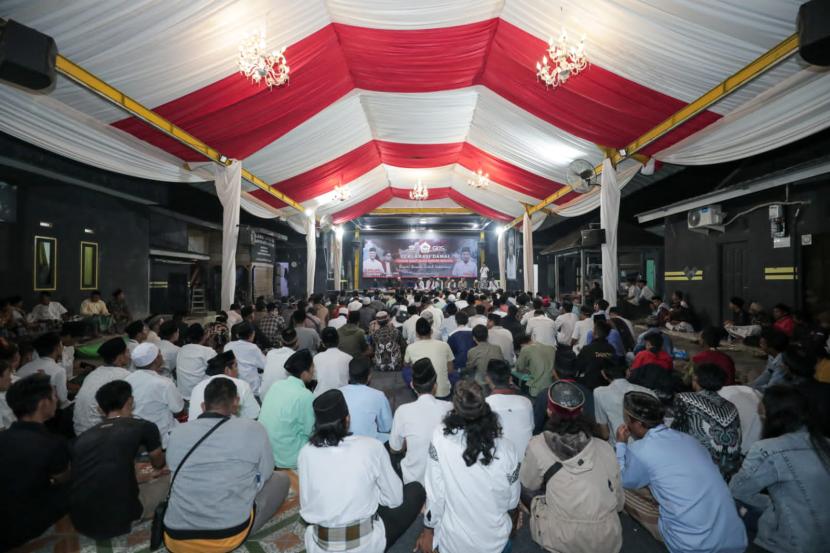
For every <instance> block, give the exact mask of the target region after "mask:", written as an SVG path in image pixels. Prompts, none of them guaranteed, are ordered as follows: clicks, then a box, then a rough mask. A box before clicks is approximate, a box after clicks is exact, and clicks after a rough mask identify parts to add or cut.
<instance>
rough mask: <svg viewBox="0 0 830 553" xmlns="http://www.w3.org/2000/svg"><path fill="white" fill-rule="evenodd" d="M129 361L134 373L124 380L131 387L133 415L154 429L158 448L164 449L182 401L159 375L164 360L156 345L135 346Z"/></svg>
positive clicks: (169, 382) (180, 395)
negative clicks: (157, 431) (155, 428)
mask: <svg viewBox="0 0 830 553" xmlns="http://www.w3.org/2000/svg"><path fill="white" fill-rule="evenodd" d="M132 358H133V364H134V365H135V367H136V370H135V372H132V373H130V375H129V376H128V377H127V378H125V379H124V380H126V381H127V382H129V383H130V386H132V387H133V400H134V401H135V408H134V410H133V414H134V415H135V416H136V417H139V418H142V419H144V420H147V421H150V422H152V423H153V424H155V425H156V426H157V427H158V429H159V434H160V435H161V446H162V448H163V449H167V440H168V438H169V437H170V432H171V431H172V430H173V428H175V427H176V425H177V424H179V423H178V421H177V420H176V419H175V417H174V415H176V414H178V413H180V412H181V411H182V410H183V409H184V399H183V398H182V394H180V393H179V390H178V389H177V388H176V384H175V383H174V382H173V380H171V379H170V378H167V377H166V376H162V375H161V374H160V372H161V368H162V365H163V364H164V360H163V359H162V358H161V352H160V351H159V348H158V346H156V345H155V344H151V343H149V342H145V343H143V344H139V345H138V347H137V348H135V349H134V350H133V353H132Z"/></svg>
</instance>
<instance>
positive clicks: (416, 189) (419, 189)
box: [409, 179, 429, 202]
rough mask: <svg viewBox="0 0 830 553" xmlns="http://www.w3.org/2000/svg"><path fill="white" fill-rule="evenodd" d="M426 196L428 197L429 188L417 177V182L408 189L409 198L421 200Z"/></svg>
mask: <svg viewBox="0 0 830 553" xmlns="http://www.w3.org/2000/svg"><path fill="white" fill-rule="evenodd" d="M427 198H429V190H428V189H427V187H426V186H424V185H423V184H422V183H421V179H418V183H417V184H416V185H415V186H413V187H412V190H410V191H409V199H411V200H415V201H416V202H422V201H424V200H426V199H427Z"/></svg>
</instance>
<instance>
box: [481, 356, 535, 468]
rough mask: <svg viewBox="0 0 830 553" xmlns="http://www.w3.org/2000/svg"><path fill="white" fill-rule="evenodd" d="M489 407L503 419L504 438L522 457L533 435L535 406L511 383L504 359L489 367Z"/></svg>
mask: <svg viewBox="0 0 830 553" xmlns="http://www.w3.org/2000/svg"><path fill="white" fill-rule="evenodd" d="M486 384H487V387H488V388H489V390H490V395H488V396H487V404H488V405H490V409H492V410H493V412H494V413H496V414H497V415H498V416H499V422H500V423H501V428H502V436H503V437H504V438H506V439H508V440H510V442H511V443H512V444H513V447H514V449H515V450H516V454H517V455H519V456H520V457H521V456H523V455H524V453H525V450H526V449H527V443H528V442H529V441H530V437H531V436H532V435H533V425H534V420H533V403H532V402H531V401H530V400H529V399H528V398H527V397H526V396H523V395H522V394H521V393H520V392H519V390H518V389H517V388H516V387H515V386H513V385H512V383H511V382H510V366H509V365H508V364H507V363H506V362H505V361H502V360H501V359H492V360H490V362H489V363H488V364H487V378H486Z"/></svg>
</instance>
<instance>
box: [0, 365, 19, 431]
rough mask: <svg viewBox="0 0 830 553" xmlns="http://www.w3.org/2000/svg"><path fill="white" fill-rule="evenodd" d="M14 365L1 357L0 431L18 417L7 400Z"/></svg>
mask: <svg viewBox="0 0 830 553" xmlns="http://www.w3.org/2000/svg"><path fill="white" fill-rule="evenodd" d="M12 372H14V371H12V365H11V363H9V362H8V361H6V360H5V359H0V431H2V430H6V429H7V428H9V427H10V426H11V425H12V423H13V422H14V421H16V420H17V417H15V416H14V411H12V410H11V408H10V407H9V402H8V401H6V392H7V391H8V390H9V387H11V385H12Z"/></svg>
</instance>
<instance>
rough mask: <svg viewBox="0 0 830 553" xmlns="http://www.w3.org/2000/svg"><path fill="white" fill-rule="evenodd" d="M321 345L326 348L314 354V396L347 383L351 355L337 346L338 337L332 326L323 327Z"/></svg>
mask: <svg viewBox="0 0 830 553" xmlns="http://www.w3.org/2000/svg"><path fill="white" fill-rule="evenodd" d="M322 340H323V345H324V346H325V347H326V350H325V351H323V352H320V353H318V354H317V355H315V356H314V370H315V373H316V374H317V387H316V388H314V397H319V396H321V395H323V393H324V392H327V391H328V390H334V389H337V388H340V387H342V386H345V385H346V384H348V383H349V362H350V361H351V360H352V356H351V355H349V354H348V353H346V352H344V351H341V350H339V349H338V348H337V345H338V343H339V342H340V337H339V336H338V334H337V331H336V330H335V329H333V328H324V329H323V336H322Z"/></svg>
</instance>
